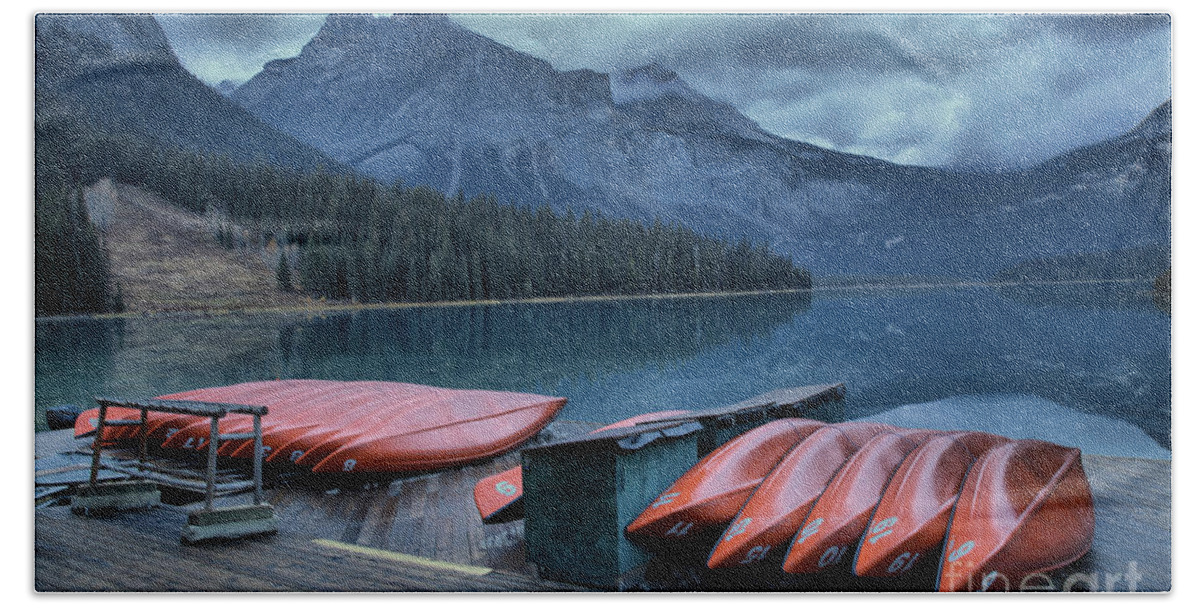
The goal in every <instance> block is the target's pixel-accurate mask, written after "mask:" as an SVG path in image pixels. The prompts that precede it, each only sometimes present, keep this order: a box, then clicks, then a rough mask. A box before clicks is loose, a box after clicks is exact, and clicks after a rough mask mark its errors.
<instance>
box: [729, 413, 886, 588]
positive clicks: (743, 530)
mask: <svg viewBox="0 0 1200 608" xmlns="http://www.w3.org/2000/svg"><path fill="white" fill-rule="evenodd" d="M895 430H896V428H895V427H891V426H886V425H882V424H873V423H853V422H851V423H841V424H836V425H829V426H827V427H825V428H822V429H820V430H818V431H816V432H814V433H813V434H812V435H810V436H809V437H808V438H807V439H805V440H804V441H802V442H800V444H799V445H797V446H796V447H795V448H794V449H792V451H791V452H789V453H788V454H787V456H785V457H784V458H783V460H782V461H780V462H779V464H778V465H776V466H775V468H774V469H773V470H772V471H771V473H770V474H769V475H767V477H766V478H765V479H763V481H762V484H761V485H759V486H758V488H757V489H756V490H755V491H754V493H753V494H752V495H751V496H750V498H749V500H747V501H746V504H745V505H744V506H743V507H742V509H741V511H740V512H738V514H737V515H736V516H735V517H734V519H733V523H731V524H730V525H729V527H728V528H727V529H726V530H725V532H724V533H723V534H722V535H721V538H720V540H718V541H717V544H716V545H715V546H714V547H713V550H712V553H711V555H710V556H709V558H708V567H709V568H732V567H738V566H748V565H752V564H756V563H758V562H762V561H764V560H766V559H767V558H768V556H774V555H779V554H781V553H782V552H784V551H786V550H787V544H788V541H789V540H790V539H791V538H792V536H793V535H794V534H795V533H796V531H797V530H798V529H799V528H800V524H801V523H802V522H803V521H804V519H805V518H806V517H807V516H808V513H809V511H810V510H811V509H812V506H813V504H814V503H815V502H816V501H817V499H818V498H820V496H821V494H822V493H823V492H824V491H825V488H826V487H827V486H828V485H829V482H830V481H831V480H832V479H833V477H834V476H835V475H836V474H837V473H838V471H839V470H840V469H841V468H842V466H843V465H844V464H845V463H846V461H847V460H848V459H849V458H850V457H851V456H853V455H854V453H855V452H858V451H859V449H860V448H861V447H862V446H863V444H865V443H867V442H868V441H869V440H870V439H871V438H872V437H874V436H875V435H878V434H880V433H886V432H891V431H895ZM776 561H778V560H776Z"/></svg>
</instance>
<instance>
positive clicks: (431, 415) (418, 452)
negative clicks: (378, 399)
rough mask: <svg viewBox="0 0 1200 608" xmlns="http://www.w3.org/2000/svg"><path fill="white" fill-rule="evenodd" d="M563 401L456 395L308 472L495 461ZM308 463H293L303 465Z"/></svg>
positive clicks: (358, 440)
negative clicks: (487, 459) (494, 458)
mask: <svg viewBox="0 0 1200 608" xmlns="http://www.w3.org/2000/svg"><path fill="white" fill-rule="evenodd" d="M566 401H567V400H566V399H555V398H551V397H543V396H540V395H527V394H520V393H501V392H497V391H476V390H461V391H454V392H453V393H452V394H450V395H448V396H446V397H443V398H441V399H439V400H437V401H434V402H432V403H428V404H425V405H422V406H418V407H414V408H413V409H411V410H410V412H411V415H408V416H399V417H395V418H392V419H390V420H389V421H388V422H387V423H386V424H383V425H380V426H379V427H377V428H375V429H374V430H372V431H368V432H364V433H362V434H360V435H359V436H357V437H355V438H353V439H351V440H349V441H346V442H345V443H344V444H343V445H342V446H340V447H338V448H337V449H336V450H334V451H333V452H332V453H331V454H330V455H329V456H327V457H326V458H325V459H324V460H321V461H320V462H318V463H316V464H315V465H313V467H312V470H313V471H314V472H317V473H333V472H361V473H386V472H395V471H411V470H420V469H430V468H441V467H446V466H452V465H456V464H462V463H465V462H469V461H472V460H478V459H480V458H486V457H489V456H495V455H496V454H500V453H502V452H507V451H508V450H510V449H512V448H514V447H516V446H517V445H520V444H521V443H524V442H525V441H526V440H528V439H530V438H531V437H533V436H534V435H536V434H537V433H538V431H540V430H541V429H542V428H543V427H545V426H546V425H547V424H549V422H550V421H551V420H552V419H553V418H554V416H555V415H557V414H558V412H559V410H561V409H562V407H563V405H565V404H566ZM307 457H309V455H305V456H303V457H301V458H300V459H299V460H297V461H296V462H297V463H298V464H302V463H304V460H305V458H307Z"/></svg>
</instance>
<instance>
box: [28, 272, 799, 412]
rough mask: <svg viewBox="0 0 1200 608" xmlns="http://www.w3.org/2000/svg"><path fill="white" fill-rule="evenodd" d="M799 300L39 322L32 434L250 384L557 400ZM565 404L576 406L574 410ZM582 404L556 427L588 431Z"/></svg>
mask: <svg viewBox="0 0 1200 608" xmlns="http://www.w3.org/2000/svg"><path fill="white" fill-rule="evenodd" d="M810 303H811V297H810V295H809V294H808V293H792V294H773V295H755V296H736V297H729V296H716V297H699V298H671V299H635V300H613V301H592V302H577V303H565V304H563V303H559V304H504V305H489V306H458V307H447V308H406V309H373V310H362V311H356V312H346V313H336V314H328V315H324V316H304V315H295V314H292V315H223V316H217V317H211V318H203V317H193V318H170V317H164V318H132V319H128V320H124V321H103V320H73V321H42V322H38V323H37V329H36V333H37V336H38V341H37V355H36V373H37V380H36V388H35V398H36V406H37V413H36V414H37V417H36V420H37V424H38V425H39V428H43V427H42V425H44V415H43V410H44V409H45V408H46V407H48V406H51V405H56V404H59V403H80V404H90V403H91V399H92V397H93V396H95V395H99V394H105V395H114V396H121V397H149V396H153V395H157V394H163V393H167V392H174V391H180V390H186V389H189V388H195V387H200V386H215V385H222V384H232V383H236V382H244V381H249V380H261V379H264V378H322V379H331V380H358V379H377V380H394V381H404V382H416V383H421V384H432V385H437V386H446V387H459V388H490V389H497V390H513V391H532V392H544V393H553V394H558V393H559V392H560V389H563V388H565V387H570V386H579V385H581V384H582V385H587V384H591V383H594V382H597V381H598V380H599V379H601V378H605V377H609V376H612V375H613V374H618V373H622V372H635V371H638V370H643V369H653V370H660V371H661V370H669V369H671V368H673V367H675V366H677V365H679V364H680V363H681V362H683V361H686V360H688V359H691V358H694V357H696V356H697V355H699V354H700V353H702V352H704V351H706V350H710V349H713V348H717V347H719V346H721V345H723V344H728V343H730V342H731V341H735V340H744V341H751V342H752V341H755V340H761V339H763V338H764V337H765V336H768V335H770V334H771V332H772V331H773V330H774V329H775V328H777V327H778V326H780V325H781V324H784V323H786V322H788V321H789V320H790V319H791V318H792V317H793V316H795V315H797V314H801V313H803V312H804V311H806V310H807V309H808V308H809V306H810ZM576 401H578V400H576ZM587 406H588V404H587V403H586V400H585V402H584V403H573V404H572V405H571V406H570V407H569V409H568V411H567V412H565V413H564V415H570V416H574V417H577V418H583V419H594V418H593V417H594V415H595V412H591V411H589V410H588V409H587Z"/></svg>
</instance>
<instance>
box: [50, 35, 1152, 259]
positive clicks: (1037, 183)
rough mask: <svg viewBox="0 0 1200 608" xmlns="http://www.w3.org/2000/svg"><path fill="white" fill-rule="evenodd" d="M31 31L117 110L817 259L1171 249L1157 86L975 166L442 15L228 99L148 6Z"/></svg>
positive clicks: (309, 53)
mask: <svg viewBox="0 0 1200 608" xmlns="http://www.w3.org/2000/svg"><path fill="white" fill-rule="evenodd" d="M105 19H107V20H109V21H102V20H105ZM37 40H38V89H39V94H40V93H42V91H43V90H45V91H47V92H52V93H54V95H56V96H58V97H59V98H61V99H64V100H66V102H67V103H70V104H73V105H74V107H77V108H90V111H91V114H93V115H98V116H106V117H109V119H110V120H111V121H112V122H114V123H115V124H118V125H123V126H124V127H125V128H128V129H130V130H137V131H141V132H148V133H153V134H157V135H160V136H162V137H165V138H167V139H169V140H171V141H175V142H178V143H181V144H185V145H189V146H193V147H196V148H199V149H206V150H225V151H229V150H232V151H234V152H236V153H237V154H239V155H241V156H243V157H253V156H260V157H264V158H268V159H271V160H274V161H276V162H280V163H285V164H291V165H299V166H311V165H314V164H319V163H322V162H325V161H326V160H328V159H330V158H331V159H333V160H332V161H330V162H337V163H343V164H344V165H346V166H349V167H352V168H353V169H355V170H357V171H359V172H362V173H364V174H367V175H371V176H374V177H376V178H379V179H381V180H385V181H391V180H397V179H402V180H404V181H405V183H408V184H429V185H431V186H433V187H435V188H438V189H440V190H442V191H444V192H447V193H455V192H459V191H461V192H463V193H464V194H466V195H468V196H470V195H474V194H476V193H492V194H495V195H496V196H497V197H498V198H499V199H500V200H501V201H507V202H513V203H518V204H525V205H533V206H540V205H543V204H545V205H549V206H551V207H552V208H555V209H557V210H564V209H566V208H571V209H573V210H575V211H576V212H580V211H582V210H584V209H591V210H595V211H601V212H604V213H606V214H609V215H612V216H618V217H630V218H634V219H638V220H642V221H647V222H649V221H653V220H654V219H655V218H662V219H663V220H668V221H669V220H677V221H679V222H681V223H683V224H685V225H687V226H690V227H693V228H696V229H699V230H700V231H702V232H705V233H709V234H718V235H724V236H728V237H731V238H737V237H743V236H744V237H750V238H752V239H755V240H759V241H765V242H767V243H769V244H770V245H771V247H772V248H773V249H775V250H776V251H780V252H783V253H787V254H790V255H792V256H793V257H794V258H795V259H796V261H797V262H798V263H800V264H803V265H805V266H807V267H809V268H811V269H812V270H813V272H814V273H816V274H817V275H818V276H820V275H829V274H854V275H890V274H911V275H937V276H955V277H962V278H974V279H987V278H990V277H991V276H993V275H994V274H995V273H996V272H998V271H1000V270H1002V269H1004V268H1009V267H1011V266H1013V265H1014V264H1018V263H1020V262H1022V261H1026V260H1031V259H1039V258H1050V257H1056V256H1064V255H1069V254H1077V253H1089V254H1090V253H1097V252H1108V251H1117V250H1123V249H1133V248H1147V247H1148V248H1157V249H1158V250H1160V251H1162V252H1167V251H1168V250H1169V244H1170V226H1171V223H1170V163H1171V105H1170V102H1169V101H1168V102H1167V103H1165V104H1164V105H1163V106H1162V107H1160V108H1159V109H1157V110H1156V111H1155V112H1154V113H1152V114H1151V115H1150V116H1149V117H1148V118H1147V119H1146V120H1145V121H1144V122H1143V123H1142V124H1141V125H1140V126H1138V127H1137V128H1135V129H1134V130H1132V131H1130V132H1129V133H1128V134H1125V135H1123V136H1121V137H1118V138H1115V139H1113V140H1109V141H1106V142H1101V143H1099V144H1096V145H1093V146H1088V147H1085V148H1080V149H1077V150H1074V151H1072V152H1069V153H1067V154H1064V155H1061V156H1059V157H1056V158H1054V159H1051V160H1050V161H1047V162H1046V163H1044V164H1042V165H1040V166H1038V167H1035V168H1032V169H1028V170H1024V171H1014V172H1008V173H1000V174H982V173H964V172H956V171H949V170H943V169H937V168H922V167H911V166H902V165H896V164H893V163H889V162H886V161H882V160H878V159H873V158H868V157H863V156H855V155H851V154H844V153H839V152H835V151H831V150H827V149H823V148H820V147H817V146H813V145H809V144H805V143H802V142H798V141H793V140H788V139H785V138H781V137H779V136H776V135H774V134H771V133H768V132H766V131H764V130H763V129H761V128H759V126H758V125H757V124H756V123H755V122H754V121H753V120H751V119H749V118H748V117H746V116H745V115H743V114H742V113H741V112H739V111H738V110H737V109H736V108H734V107H732V106H730V105H728V104H725V103H722V102H720V101H716V100H713V99H710V98H708V97H706V96H704V95H702V94H700V93H698V92H696V91H695V90H694V89H692V88H691V87H690V86H688V84H687V83H686V82H684V81H683V80H682V79H681V78H680V77H679V76H678V75H677V74H675V73H674V72H672V71H671V70H669V69H667V68H665V67H663V66H661V65H657V64H651V65H647V66H643V67H640V68H635V69H630V70H625V71H621V72H617V73H613V74H602V73H597V72H593V71H589V70H575V71H566V72H563V71H558V70H556V69H554V68H553V67H552V66H551V65H550V64H548V63H547V62H545V61H543V60H540V59H537V58H535V57H532V56H530V55H527V54H524V53H521V52H518V51H516V50H514V49H511V48H508V47H506V46H503V45H501V44H499V43H497V42H495V41H492V40H490V39H488V38H485V37H483V36H480V35H478V34H475V33H473V32H471V31H469V30H467V29H465V28H463V27H460V26H458V25H456V24H455V23H453V22H452V21H450V20H449V19H448V18H447V17H445V16H436V15H430V16H426V15H416V16H413V15H407V16H395V17H386V18H383V17H372V16H363V15H333V16H330V17H329V18H328V19H327V20H326V23H325V25H324V27H323V28H322V29H321V31H320V32H319V33H318V34H317V35H316V36H315V37H314V38H313V39H312V40H311V41H310V42H309V43H308V44H307V45H306V46H305V47H304V49H303V51H302V52H301V53H300V55H299V56H297V57H294V58H291V59H284V60H277V61H273V62H270V63H268V64H267V65H266V66H265V67H264V69H263V70H262V71H261V72H260V73H259V74H258V75H256V76H255V77H254V78H252V79H251V80H250V81H248V82H246V83H245V84H243V85H241V86H240V87H237V88H236V89H235V90H233V91H232V93H228V91H223V92H225V93H226V94H228V95H230V97H229V98H228V99H227V98H226V97H224V96H222V95H221V94H219V93H217V92H216V91H214V90H212V89H209V88H207V87H205V86H203V85H202V84H201V83H199V82H198V81H197V80H195V78H193V77H192V76H191V75H190V74H188V73H187V72H186V71H185V70H183V69H182V68H181V67H180V66H179V64H178V62H177V61H176V60H175V58H174V55H173V54H172V53H171V51H170V48H169V46H168V45H167V43H166V40H165V37H164V36H163V34H162V32H161V30H159V29H158V28H157V25H156V24H155V23H154V21H153V20H152V19H151V18H149V17H134V16H127V17H91V16H87V17H55V18H48V17H39V19H38V39H37ZM231 100H232V102H231ZM233 102H236V105H235V103H233ZM243 108H244V110H243ZM267 125H270V127H268V126H267ZM285 134H286V135H285ZM297 141H298V142H302V143H296V142H297ZM318 150H319V151H320V152H317V151H318ZM322 153H323V154H324V155H327V157H326V158H325V159H324V160H323V159H322V156H321V155H322ZM1150 258H1153V259H1161V258H1162V256H1159V257H1158V258H1154V257H1153V256H1150ZM1150 258H1147V259H1150Z"/></svg>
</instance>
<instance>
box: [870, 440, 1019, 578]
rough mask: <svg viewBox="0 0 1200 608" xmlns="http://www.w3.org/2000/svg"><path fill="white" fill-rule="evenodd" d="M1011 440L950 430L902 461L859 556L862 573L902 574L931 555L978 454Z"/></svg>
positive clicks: (877, 575)
mask: <svg viewBox="0 0 1200 608" xmlns="http://www.w3.org/2000/svg"><path fill="white" fill-rule="evenodd" d="M1006 441H1008V440H1007V439H1005V438H1003V437H1000V436H997V435H991V434H989V433H977V432H969V433H948V434H946V435H939V436H936V437H933V438H932V439H929V440H928V441H926V442H925V443H924V444H923V445H921V447H919V448H917V449H916V450H913V451H912V452H911V453H910V454H909V455H908V456H907V457H906V458H905V459H904V462H902V463H901V464H900V467H899V468H898V469H897V470H896V473H895V474H894V475H893V476H892V480H891V482H890V483H889V484H888V487H887V489H886V490H885V491H884V493H883V497H882V498H881V499H880V501H879V505H878V506H877V507H876V509H875V513H874V515H873V516H872V517H871V521H870V523H869V524H868V525H867V530H866V532H865V533H864V534H863V536H862V540H861V541H860V542H859V545H858V547H857V553H856V554H855V556H854V573H855V574H857V575H858V576H872V577H883V576H898V575H902V574H905V573H907V572H909V571H910V570H911V569H912V567H913V565H915V564H916V563H917V562H918V560H920V559H921V558H925V559H928V558H929V557H930V556H931V552H936V551H937V550H938V548H939V547H941V545H942V541H943V540H944V539H945V537H946V528H947V526H948V525H949V523H950V512H951V509H952V508H953V507H954V503H955V501H956V500H957V499H958V494H959V490H960V489H961V488H962V483H963V478H964V477H965V476H966V474H967V471H968V470H969V469H970V467H971V463H972V462H974V460H975V458H977V457H979V456H981V455H983V454H984V453H986V452H987V451H988V450H990V449H992V448H993V447H995V446H997V445H1000V444H1002V443H1004V442H1006Z"/></svg>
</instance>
